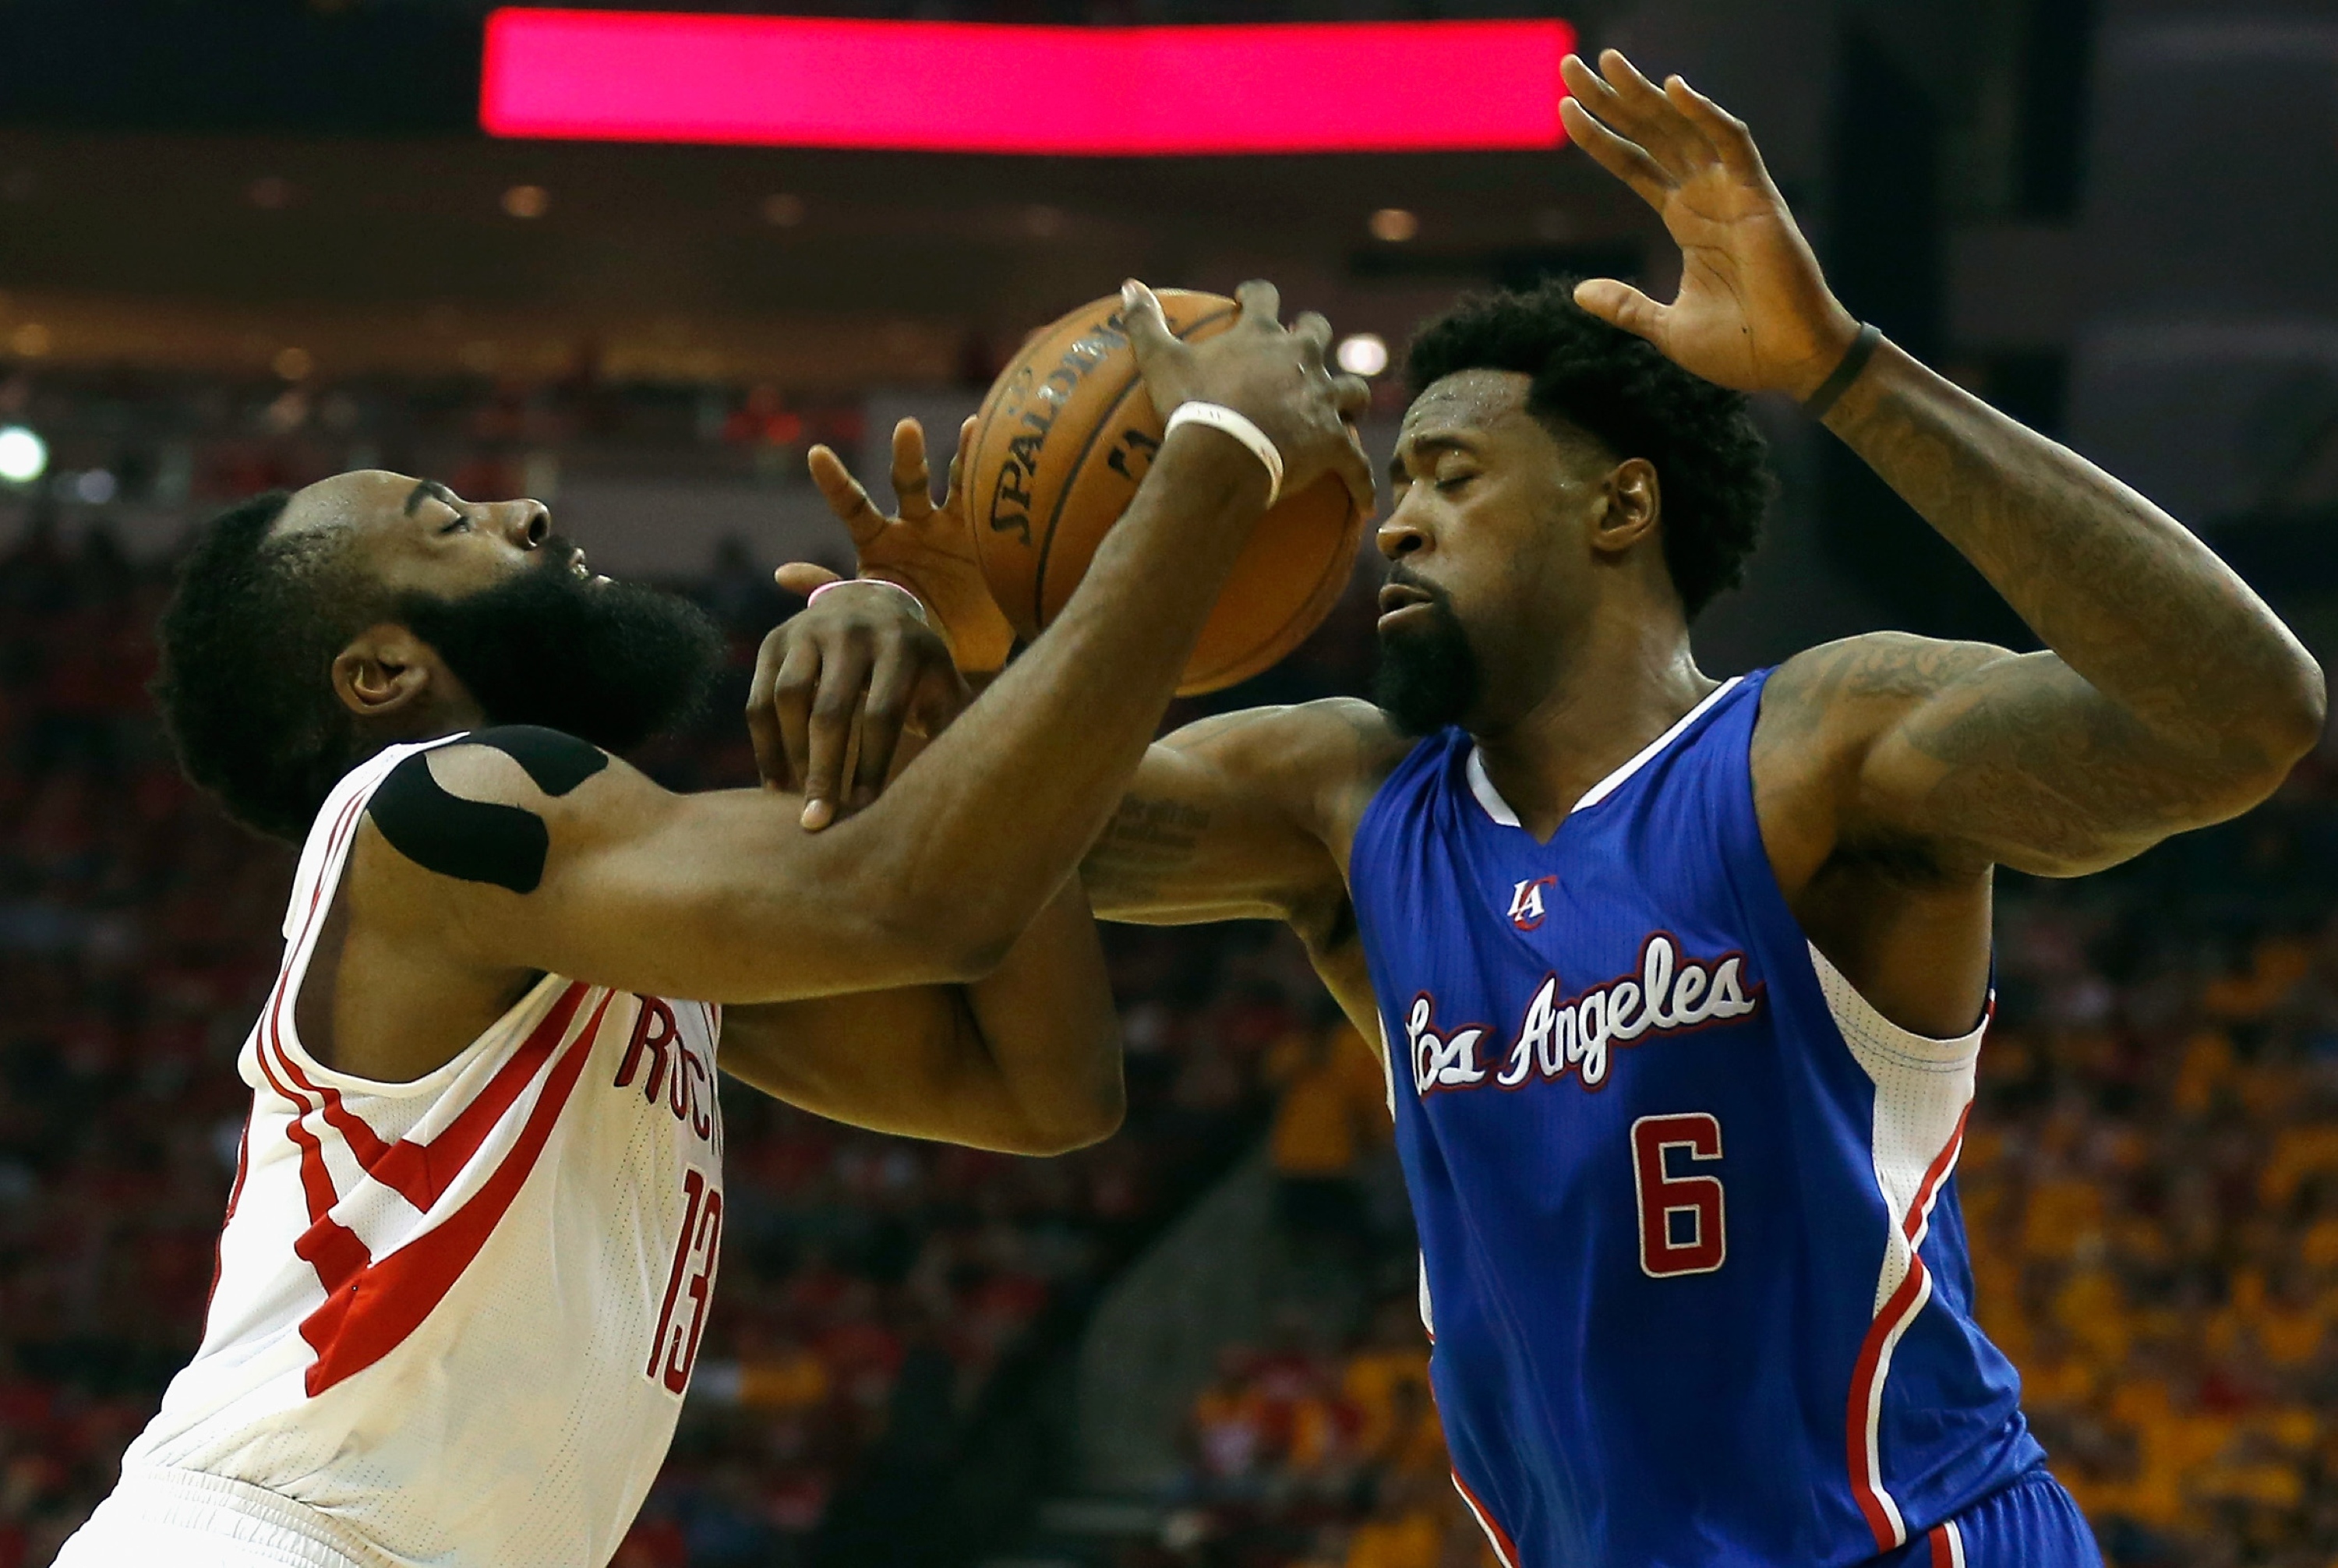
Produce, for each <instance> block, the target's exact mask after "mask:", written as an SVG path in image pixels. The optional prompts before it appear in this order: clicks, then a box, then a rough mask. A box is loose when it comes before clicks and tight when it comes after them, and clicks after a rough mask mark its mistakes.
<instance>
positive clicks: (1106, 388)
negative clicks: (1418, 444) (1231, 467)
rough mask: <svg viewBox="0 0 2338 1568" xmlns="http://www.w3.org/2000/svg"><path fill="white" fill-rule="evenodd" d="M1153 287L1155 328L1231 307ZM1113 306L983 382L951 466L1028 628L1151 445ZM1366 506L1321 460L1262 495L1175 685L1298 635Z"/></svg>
mask: <svg viewBox="0 0 2338 1568" xmlns="http://www.w3.org/2000/svg"><path fill="white" fill-rule="evenodd" d="M1160 297H1161V309H1162V311H1163V313H1164V315H1165V316H1166V317H1167V318H1168V322H1169V329H1170V330H1171V331H1172V332H1174V333H1175V334H1176V335H1177V336H1178V337H1179V338H1184V339H1185V340H1186V341H1187V342H1196V341H1199V340H1201V339H1203V338H1210V337H1213V336H1214V335H1215V334H1217V333H1220V332H1223V331H1224V330H1225V329H1226V328H1229V327H1231V326H1233V323H1234V321H1235V319H1237V318H1238V317H1239V316H1240V315H1241V313H1242V308H1241V307H1240V306H1239V305H1237V304H1235V303H1234V301H1233V300H1232V299H1226V298H1225V297H1223V295H1218V294H1201V293H1194V292H1189V291H1187V290H1184V289H1162V290H1160ZM1120 309H1121V306H1120V297H1119V296H1118V295H1117V294H1115V295H1113V296H1112V297H1111V298H1109V299H1098V300H1096V301H1095V302H1094V303H1092V304H1088V305H1083V306H1082V307H1080V309H1077V310H1075V311H1073V312H1072V313H1071V314H1070V315H1068V316H1066V317H1065V318H1063V319H1061V320H1059V321H1057V322H1056V323H1055V324H1054V325H1053V326H1050V327H1048V328H1046V330H1044V331H1042V332H1040V333H1038V334H1037V335H1036V337H1034V338H1032V339H1031V340H1030V341H1029V342H1028V343H1027V344H1026V345H1025V346H1024V348H1023V351H1022V352H1021V353H1020V354H1019V355H1017V357H1016V358H1015V360H1014V362H1013V363H1012V364H1010V365H1008V366H1007V368H1006V369H1005V370H1004V371H1003V372H1001V373H1000V375H999V377H998V379H997V381H996V382H995V383H993V384H992V386H991V388H990V392H989V394H988V396H987V397H984V399H983V402H982V412H981V415H980V417H979V418H978V421H977V425H976V426H975V435H974V446H973V450H972V454H971V456H970V457H969V459H968V469H967V473H966V476H965V483H966V494H967V495H968V496H969V497H970V498H971V507H972V511H973V515H974V516H973V522H974V536H975V548H976V551H977V554H979V556H980V557H981V561H982V573H983V576H984V577H985V578H986V579H987V581H988V583H989V584H990V593H991V597H992V598H993V599H995V600H997V603H998V607H999V609H1000V610H1001V611H1003V612H1004V613H1006V616H1007V620H1008V621H1009V622H1012V623H1013V625H1014V627H1015V630H1016V632H1017V635H1018V636H1021V637H1022V638H1024V639H1025V640H1029V639H1030V638H1033V637H1036V636H1037V635H1038V634H1039V632H1040V629H1041V628H1042V627H1044V626H1046V624H1047V622H1050V621H1052V620H1054V619H1055V618H1056V613H1058V612H1060V611H1061V610H1062V609H1063V607H1064V604H1065V603H1066V601H1067V600H1069V599H1070V598H1071V596H1072V590H1073V589H1075V588H1076V587H1078V586H1079V583H1080V578H1081V577H1082V576H1083V575H1085V574H1086V572H1087V569H1088V563H1089V562H1090V561H1091V560H1093V559H1094V558H1095V552H1096V546H1097V545H1098V544H1101V543H1102V542H1103V540H1104V536H1105V531H1106V530H1108V529H1110V528H1111V527H1112V525H1113V524H1115V522H1117V521H1119V518H1120V515H1121V514H1122V513H1123V512H1125V511H1126V510H1127V509H1128V504H1129V502H1130V501H1131V500H1133V499H1134V498H1135V495H1136V486H1137V485H1138V483H1139V482H1140V481H1142V480H1143V479H1144V475H1145V471H1146V470H1147V469H1148V468H1149V467H1150V466H1152V461H1153V455H1154V453H1155V452H1157V451H1159V450H1160V447H1161V438H1162V418H1161V416H1160V415H1159V414H1158V413H1156V412H1155V411H1154V407H1153V401H1152V399H1151V398H1150V397H1146V396H1145V392H1144V383H1143V381H1141V380H1140V379H1139V378H1138V377H1137V373H1136V355H1135V350H1134V349H1132V348H1130V347H1129V343H1128V337H1127V334H1126V332H1125V329H1124V328H1123V326H1122V323H1121V315H1120ZM1369 522H1370V518H1368V517H1366V516H1365V515H1362V514H1361V513H1359V512H1358V511H1357V510H1356V509H1355V505H1354V503H1353V501H1352V500H1351V497H1350V496H1349V494H1348V489H1347V486H1346V485H1342V484H1341V482H1340V480H1339V478H1338V477H1337V476H1336V475H1324V476H1323V477H1322V478H1321V479H1319V480H1317V481H1316V482H1315V483H1314V484H1312V485H1309V486H1308V487H1307V488H1306V489H1305V490H1302V491H1301V492H1300V493H1298V494H1297V495H1285V496H1284V497H1282V499H1281V500H1280V501H1278V502H1277V503H1275V505H1274V506H1273V507H1272V509H1271V510H1270V511H1269V512H1268V513H1267V514H1266V515H1265V516H1264V517H1263V518H1262V519H1260V521H1259V524H1258V527H1257V531H1256V532H1254V533H1253V534H1252V535H1251V537H1250V543H1249V544H1247V545H1246V546H1245V547H1244V548H1243V553H1242V554H1241V556H1240V557H1239V558H1238V559H1237V560H1236V561H1235V563H1234V568H1233V575H1232V576H1231V577H1229V578H1228V580H1227V583H1226V586H1225V589H1224V591H1223V593H1221V594H1220V595H1219V597H1218V603H1217V605H1216V608H1214V609H1213V611H1212V612H1211V613H1210V619H1209V622H1208V623H1207V624H1205V625H1204V626H1203V628H1202V636H1201V641H1200V642H1198V643H1196V644H1195V646H1194V656H1193V658H1192V660H1191V661H1189V662H1187V664H1186V666H1185V671H1184V676H1183V677H1182V678H1181V679H1180V680H1179V681H1178V686H1177V691H1178V694H1179V695H1181V696H1187V697H1190V696H1193V695H1194V694H1196V693H1199V692H1203V691H1217V690H1219V689H1220V688H1221V687H1225V686H1231V685H1233V683H1234V682H1236V681H1244V680H1248V679H1249V678H1250V677H1251V676H1252V675H1255V674H1257V673H1258V672H1259V671H1262V670H1264V669H1266V668H1267V667H1268V666H1270V665H1272V664H1273V663H1274V662H1276V661H1277V660H1279V659H1281V658H1282V656H1283V655H1284V654H1286V653H1289V652H1291V651H1292V649H1293V648H1296V647H1297V646H1299V644H1300V643H1301V642H1304V641H1305V640H1306V638H1307V635H1308V633H1310V632H1313V631H1314V630H1315V628H1316V627H1317V626H1319V625H1321V623H1322V621H1323V618H1324V616H1325V615H1327V614H1329V613H1330V612H1331V606H1332V604H1333V603H1335V602H1336V601H1337V600H1338V599H1339V597H1340V591H1341V588H1343V587H1344V586H1346V584H1347V581H1348V574H1349V572H1350V570H1351V568H1352V567H1353V565H1354V564H1355V559H1356V551H1357V548H1358V546H1359V545H1360V544H1361V542H1362V538H1363V532H1364V528H1365V525H1366V524H1368V523H1369Z"/></svg>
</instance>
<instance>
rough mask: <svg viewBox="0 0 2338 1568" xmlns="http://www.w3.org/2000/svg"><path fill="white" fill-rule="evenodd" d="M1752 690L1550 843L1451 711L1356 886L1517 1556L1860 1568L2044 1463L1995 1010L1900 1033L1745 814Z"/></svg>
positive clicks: (1469, 1429) (1619, 779) (1553, 1561)
mask: <svg viewBox="0 0 2338 1568" xmlns="http://www.w3.org/2000/svg"><path fill="white" fill-rule="evenodd" d="M1761 688H1762V677H1760V676H1758V675H1757V676H1753V677H1750V678H1747V679H1744V680H1741V681H1734V682H1732V683H1730V684H1729V685H1727V686H1724V688H1722V689H1721V690H1720V691H1716V692H1714V694H1713V696H1712V697H1710V698H1708V699H1707V700H1706V701H1704V703H1702V704H1701V705H1700V706H1699V707H1698V708H1697V709H1696V710H1695V711H1694V712H1692V713H1690V714H1689V715H1688V716H1687V717H1686V718H1685V719H1684V720H1682V721H1681V722H1680V724H1679V725H1677V726H1675V729H1674V730H1672V731H1671V732H1670V733H1668V734H1666V735H1665V736H1664V737H1663V738H1661V739H1660V740H1657V741H1656V742H1655V744H1653V745H1651V746H1650V747H1649V748H1648V749H1647V750H1645V752H1643V753H1642V754H1641V755H1640V756H1639V757H1638V758H1636V759H1635V760H1633V761H1632V762H1631V763H1628V764H1626V766H1625V767H1624V768H1623V769H1619V770H1618V771H1617V773H1616V775H1615V776H1613V777H1612V778H1610V779H1607V780H1606V781H1605V782H1604V783H1602V784H1601V785H1600V786H1598V787H1597V788H1596V789H1593V790H1592V791H1591V792H1589V793H1588V794H1586V796H1585V797H1584V798H1583V799H1582V800H1581V802H1579V803H1578V804H1577V807H1576V808H1575V810H1574V811H1573V813H1572V814H1571V815H1570V816H1568V818H1567V820H1566V821H1565V822H1564V823H1563V824H1562V825H1561V826H1560V828H1559V829H1558V831H1557V834H1556V835H1555V836H1554V837H1553V838H1551V840H1550V842H1549V843H1547V844H1537V842H1536V841H1535V840H1534V838H1533V836H1532V835H1531V834H1529V833H1528V832H1526V831H1525V830H1523V829H1522V828H1520V827H1518V819H1517V818H1516V816H1515V815H1514V814H1513V813H1512V812H1511V811H1510V810H1509V809H1508V807H1507V806H1506V805H1505V804H1504V803H1503V802H1502V800H1501V799H1500V797H1499V796H1498V794H1497V793H1496V792H1495V790H1494V789H1493V787H1492V785H1491V784H1490V783H1489V782H1488V780H1487V779H1486V776H1485V773H1484V771H1483V769H1482V768H1481V767H1480V766H1479V765H1478V760H1477V756H1476V751H1475V749H1474V748H1473V746H1472V745H1471V743H1470V741H1469V737H1468V736H1467V735H1465V734H1463V733H1461V732H1460V731H1459V730H1447V731H1445V732H1444V733H1442V734H1440V735H1438V736H1435V737H1432V738H1431V739H1429V740H1424V741H1423V742H1422V743H1421V744H1420V745H1419V746H1418V747H1416V748H1415V749H1414V750H1413V751H1412V753H1411V754H1410V756H1409V757H1408V758H1407V759H1406V760H1405V761H1404V762H1403V763H1402V764H1401V765H1400V767H1399V768H1398V769H1397V770H1396V772H1395V773H1394V774H1393V775H1391V776H1390V779H1388V781H1387V783H1386V784H1384V785H1383V786H1382V787H1381V789H1380V791H1379V793H1378V794H1377V795H1376V796H1375V797H1374V799H1373V800H1372V803H1371V805H1370V809H1368V810H1367V811H1366V812H1365V815H1364V818H1363V820H1362V822H1361V825H1360V826H1359V828H1358V829H1357V834H1356V840H1355V848H1354V853H1353V855H1352V857H1351V863H1350V873H1349V875H1350V881H1351V887H1352V890H1353V893H1354V897H1355V904H1356V910H1357V916H1358V920H1359V923H1360V925H1361V932H1362V937H1363V942H1364V946H1365V950H1366V953H1367V956H1368V957H1369V960H1370V966H1371V976H1372V984H1373V986H1374V989H1375V991H1376V994H1377V995H1378V997H1379V1001H1380V1009H1381V1014H1382V1026H1383V1028H1384V1030H1385V1032H1386V1035H1387V1041H1388V1049H1389V1058H1390V1071H1391V1075H1392V1078H1393V1094H1394V1100H1395V1107H1394V1109H1395V1114H1396V1122H1397V1141H1398V1146H1399V1148H1400V1152H1401V1153H1402V1156H1403V1161H1404V1170H1405V1178H1406V1181H1407V1184H1408V1186H1409V1187H1410V1191H1411V1195H1412V1204H1413V1211H1414V1214H1415V1216H1416V1217H1417V1219H1418V1221H1419V1229H1420V1240H1421V1251H1422V1259H1421V1287H1422V1302H1421V1306H1422V1315H1423V1318H1424V1320H1425V1321H1426V1322H1427V1323H1428V1325H1429V1331H1430V1335H1431V1337H1432V1338H1433V1339H1434V1341H1435V1346H1436V1349H1435V1354H1434V1357H1433V1361H1432V1371H1431V1381H1432V1383H1433V1385H1434V1387H1435V1388H1436V1392H1437V1402H1438V1406H1439V1410H1440V1412H1441V1413H1442V1415H1443V1416H1444V1420H1445V1430H1446V1436H1447V1438H1448V1440H1449V1445H1450V1446H1451V1449H1452V1455H1453V1463H1454V1469H1455V1472H1456V1476H1455V1478H1456V1481H1457V1483H1458V1484H1459V1486H1460V1487H1461V1490H1462V1494H1463V1495H1464V1496H1465V1497H1466V1498H1467V1499H1468V1500H1469V1503H1470V1505H1471V1506H1472V1508H1473V1509H1475V1510H1476V1511H1477V1513H1478V1515H1479V1518H1480V1521H1481V1523H1483V1524H1485V1525H1486V1527H1487V1533H1488V1535H1490V1536H1491V1537H1493V1539H1494V1541H1495V1543H1496V1544H1497V1546H1498V1547H1499V1548H1500V1549H1501V1550H1502V1552H1503V1554H1504V1555H1505V1557H1506V1558H1507V1559H1508V1561H1509V1563H1511V1564H1512V1565H1513V1568H1611V1565H1612V1568H1706V1565H1719V1564H1732V1565H1734V1564H1755V1563H1759V1564H1765V1565H1768V1564H1785V1563H1793V1564H1842V1563H1860V1562H1862V1561H1864V1560H1866V1559H1869V1558H1872V1557H1875V1556H1877V1555H1879V1554H1881V1553H1885V1552H1888V1551H1891V1550H1892V1549H1894V1548H1896V1547H1898V1546H1900V1545H1901V1544H1905V1543H1908V1542H1910V1541H1911V1540H1920V1539H1921V1537H1922V1536H1923V1535H1924V1534H1925V1533H1926V1532H1927V1531H1928V1530H1930V1528H1931V1527H1932V1526H1933V1525H1935V1524H1940V1522H1941V1521H1944V1520H1947V1519H1950V1517H1951V1516H1953V1515H1955V1514H1958V1513H1960V1512H1961V1511H1962V1510H1964V1509H1966V1508H1967V1507H1969V1506H1970V1505H1971V1504H1973V1503H1975V1502H1976V1501H1978V1500H1979V1499H1981V1498H1983V1497H1985V1496H1987V1495H1989V1494H1991V1493H1994V1492H1996V1491H1998V1490H1999V1489H2000V1488H2002V1487H2004V1486H2006V1485H2009V1484H2010V1483H2012V1482H2013V1481H2014V1480H2016V1479H2017V1478H2018V1477H2019V1476H2021V1475H2023V1474H2024V1473H2025V1472H2028V1471H2029V1470H2032V1469H2034V1468H2035V1467H2037V1466H2038V1465H2040V1464H2041V1463H2042V1462H2043V1459H2044V1455H2043V1453H2042V1451H2041V1450H2040V1449H2039V1448H2038V1445H2037V1443H2036V1442H2035V1441H2034V1440H2033V1439H2032V1438H2031V1437H2030V1436H2029V1429H2028V1426H2026V1424H2025V1423H2024V1422H2023V1420H2022V1417H2021V1414H2020V1410H2019V1380H2018V1379H2017V1377H2016V1376H2015V1373H2014V1370H2013V1368H2012V1367H2011V1366H2010V1365H2009V1363H2008V1362H2007V1361H2006V1359H2005V1357H2003V1356H2002V1355H2000V1354H1999V1352H1998V1350H1997V1349H1996V1348H1994V1347H1993V1346H1991V1345H1990V1344H1989V1341H1988V1340H1987V1339H1986V1338H1983V1337H1982V1334H1981V1331H1980V1329H1979V1327H1978V1326H1977V1325H1976V1324H1975V1322H1974V1321H1973V1315H1972V1277H1971V1270H1970V1266H1969V1264H1968V1261H1967V1257H1966V1250H1965V1237H1964V1228H1963V1223H1962V1220H1960V1217H1959V1214H1958V1210H1957V1201H1956V1191H1955V1183H1954V1180H1953V1171H1954V1169H1955V1165H1956V1157H1957V1151H1958V1148H1959V1146H1960V1142H1961V1141H1962V1137H1963V1132H1964V1121H1965V1115H1966V1112H1967V1110H1968V1108H1969V1107H1970V1104H1971V1102H1972V1093H1973V1067H1974V1061H1975V1057H1976V1055H1977V1053H1978V1051H1979V1044H1980V1031H1979V1030H1978V1029H1976V1030H1975V1031H1974V1032H1973V1034H1970V1035H1969V1036H1967V1037H1965V1038H1963V1039H1960V1040H1949V1041H1942V1040H1932V1039H1928V1038H1925V1037H1923V1036H1920V1035H1916V1034H1910V1033H1908V1032H1907V1031H1905V1030H1902V1029H1900V1028H1898V1027H1896V1026H1894V1025H1893V1024H1890V1023H1888V1022H1886V1021H1885V1020H1884V1019H1883V1018H1882V1017H1881V1015H1879V1014H1876V1013H1875V1012H1874V1010H1873V1009H1872V1008H1871V1007H1869V1006H1868V1005H1867V1004H1866V1003H1865V1002H1864V1001H1863V1000H1862V998H1861V997H1860V996H1859V995H1858V994H1857V993H1856V992H1855V991H1853V990H1852V987H1851V986H1850V985H1848V984H1847V983H1845V982H1844V981H1843V979H1842V976H1841V975H1837V974H1836V973H1835V972H1834V970H1833V969H1832V966H1831V965H1829V964H1828V963H1827V961H1826V960H1825V958H1824V957H1823V956H1821V955H1820V954H1819V953H1818V952H1817V950H1816V949H1814V948H1813V947H1812V946H1810V944H1809V942H1808V941H1807V939H1806V938H1805V937H1804V936H1803V932H1802V929H1801V927H1800V926H1798V925H1797V924H1796V922H1795V920H1794V917H1793V915H1792V913H1790V912H1789V910H1788V908H1787V907H1786V902H1785V898H1784V896H1783V894H1782V893H1781V891H1780V889H1779V887H1778V885H1777V881H1776V879H1775V877H1773V874H1772V871H1771V867H1770V860H1769V856H1768V854H1767V852H1766V851H1765V849H1764V848H1763V843H1762V836H1761V832H1760V829H1759V828H1758V826H1757V825H1756V822H1755V818H1754V812H1753V783H1752V773H1751V766H1750V762H1749V760H1748V751H1749V747H1750V743H1751V740H1752V736H1753V721H1754V718H1755V715H1756V713H1757V712H1758V711H1759V708H1760V692H1761Z"/></svg>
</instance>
